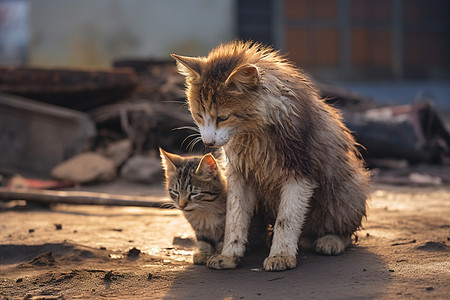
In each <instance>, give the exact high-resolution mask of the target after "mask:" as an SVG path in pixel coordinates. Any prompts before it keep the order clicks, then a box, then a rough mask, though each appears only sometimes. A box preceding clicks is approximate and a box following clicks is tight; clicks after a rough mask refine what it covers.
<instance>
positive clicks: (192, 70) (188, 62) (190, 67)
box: [171, 54, 203, 77]
mask: <svg viewBox="0 0 450 300" xmlns="http://www.w3.org/2000/svg"><path fill="white" fill-rule="evenodd" d="M171 56H172V57H173V58H174V59H175V60H176V61H177V67H178V71H179V72H180V73H181V74H183V75H184V76H194V77H199V76H200V73H201V69H202V63H203V61H202V59H201V58H199V57H188V56H181V55H176V54H171Z"/></svg>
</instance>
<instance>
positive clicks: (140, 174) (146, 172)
mask: <svg viewBox="0 0 450 300" xmlns="http://www.w3.org/2000/svg"><path fill="white" fill-rule="evenodd" d="M120 176H121V177H123V178H125V179H127V180H130V181H137V182H144V183H160V182H161V179H162V178H163V170H162V168H161V161H160V159H159V158H156V157H150V156H144V155H136V156H133V157H131V158H130V159H128V160H127V162H126V163H125V165H124V166H123V167H122V170H121V172H120Z"/></svg>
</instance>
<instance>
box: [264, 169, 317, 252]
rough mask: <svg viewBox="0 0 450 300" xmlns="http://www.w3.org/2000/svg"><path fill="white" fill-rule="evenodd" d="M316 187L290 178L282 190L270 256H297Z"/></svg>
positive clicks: (304, 181)
mask: <svg viewBox="0 0 450 300" xmlns="http://www.w3.org/2000/svg"><path fill="white" fill-rule="evenodd" d="M314 187H315V185H314V184H312V183H311V182H310V181H308V180H305V179H296V178H290V179H289V180H288V181H287V182H286V183H285V184H284V185H283V187H282V189H281V201H280V206H279V208H278V214H277V219H276V222H275V227H274V235H273V241H272V247H271V248H270V254H269V257H270V256H275V255H280V254H287V255H292V256H294V257H295V256H296V255H297V247H298V239H299V237H300V234H301V231H302V227H303V223H304V222H305V218H306V213H307V212H308V206H309V199H310V198H311V196H312V194H313V191H314Z"/></svg>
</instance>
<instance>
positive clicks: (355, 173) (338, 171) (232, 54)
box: [173, 42, 370, 271]
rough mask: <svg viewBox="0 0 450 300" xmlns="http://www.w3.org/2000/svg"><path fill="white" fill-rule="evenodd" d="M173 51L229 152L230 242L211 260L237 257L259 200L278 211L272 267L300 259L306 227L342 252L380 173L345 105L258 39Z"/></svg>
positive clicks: (216, 264) (209, 133)
mask: <svg viewBox="0 0 450 300" xmlns="http://www.w3.org/2000/svg"><path fill="white" fill-rule="evenodd" d="M173 57H174V58H175V59H176V61H177V63H178V67H179V70H180V72H181V73H182V74H184V75H185V76H186V86H187V89H186V94H187V98H188V102H189V109H190V111H191V114H192V117H193V118H194V121H195V122H196V124H197V125H198V127H199V129H200V133H201V136H202V140H203V142H204V143H205V144H206V145H208V146H216V147H223V149H224V151H225V154H226V157H227V159H228V166H227V176H228V199H227V217H226V229H225V238H224V246H223V250H222V254H221V255H217V256H213V257H211V258H210V259H209V260H208V266H209V267H210V268H215V269H226V268H234V267H236V266H237V264H238V262H239V260H240V258H241V257H242V256H243V255H244V252H245V245H246V243H247V235H248V228H249V224H250V219H251V216H252V214H253V212H254V210H255V207H256V205H257V203H258V202H260V203H261V205H262V206H263V207H264V208H265V209H266V212H267V214H269V215H272V216H273V217H274V218H275V219H276V221H275V222H274V231H273V233H274V234H273V242H272V246H271V250H270V254H269V257H267V258H266V259H265V261H264V268H265V269H266V270H269V271H279V270H284V269H289V268H294V267H295V266H296V263H297V260H296V255H297V248H298V244H297V241H298V239H299V236H300V235H301V236H302V237H303V238H306V239H308V238H309V239H311V240H312V241H313V242H314V243H313V247H314V250H315V251H317V252H319V253H323V254H328V255H331V254H340V253H342V252H343V251H344V249H345V248H346V247H347V246H348V245H349V243H350V242H351V235H352V234H353V233H354V232H355V231H356V230H357V229H358V228H359V227H360V226H361V220H362V217H363V216H364V215H365V212H366V199H367V198H368V196H369V181H370V179H369V175H368V172H367V171H366V170H365V168H364V165H363V162H362V161H361V159H360V154H359V152H358V150H357V148H356V145H357V144H356V142H355V140H354V138H353V136H352V134H351V133H350V131H349V130H348V129H347V127H346V126H345V125H344V124H343V123H342V121H341V116H340V114H339V113H338V111H337V110H336V109H334V108H333V107H331V106H329V105H327V104H326V103H325V102H324V101H323V100H322V99H320V97H319V93H318V91H317V89H316V88H315V86H314V84H313V83H312V82H311V81H310V80H309V78H308V77H307V76H306V75H305V74H304V73H303V72H302V71H300V70H299V69H298V68H296V67H295V66H294V65H293V64H292V63H291V62H289V61H288V60H287V59H286V58H285V57H283V56H281V55H280V54H279V53H278V52H276V51H273V50H272V49H271V48H267V47H264V46H262V45H260V44H257V43H250V42H247V43H244V42H231V43H229V44H224V45H220V46H218V47H217V48H216V49H213V50H212V51H211V52H210V53H209V55H208V56H207V57H197V58H195V57H183V56H178V55H173ZM257 199H258V201H257Z"/></svg>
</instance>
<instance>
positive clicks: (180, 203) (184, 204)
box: [178, 201, 187, 209]
mask: <svg viewBox="0 0 450 300" xmlns="http://www.w3.org/2000/svg"><path fill="white" fill-rule="evenodd" d="M178 206H179V207H180V208H181V209H184V208H185V207H186V206H187V202H185V201H180V202H179V203H178Z"/></svg>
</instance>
